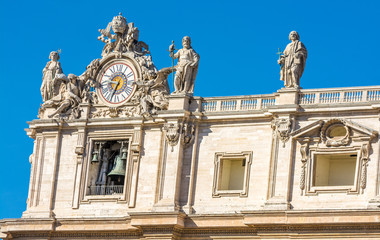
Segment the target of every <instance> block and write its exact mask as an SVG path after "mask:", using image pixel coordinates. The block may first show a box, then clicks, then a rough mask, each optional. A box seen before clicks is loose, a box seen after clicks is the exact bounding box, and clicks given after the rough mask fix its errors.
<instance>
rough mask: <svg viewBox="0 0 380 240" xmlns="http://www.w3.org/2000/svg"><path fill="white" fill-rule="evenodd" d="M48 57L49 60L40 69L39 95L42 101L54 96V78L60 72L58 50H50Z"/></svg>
mask: <svg viewBox="0 0 380 240" xmlns="http://www.w3.org/2000/svg"><path fill="white" fill-rule="evenodd" d="M49 59H50V61H49V62H48V63H47V64H46V66H45V68H44V69H43V71H42V74H43V76H42V85H41V96H42V100H43V101H44V102H45V101H47V100H49V99H51V98H53V97H54V79H55V77H56V75H57V74H60V73H62V68H61V63H60V62H58V60H59V54H58V52H56V51H52V52H51V53H50V55H49Z"/></svg>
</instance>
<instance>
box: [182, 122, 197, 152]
mask: <svg viewBox="0 0 380 240" xmlns="http://www.w3.org/2000/svg"><path fill="white" fill-rule="evenodd" d="M194 135H195V124H194V121H192V122H185V123H184V124H183V129H182V138H181V139H182V144H183V145H184V147H188V146H190V145H191V144H192V143H193V141H194V137H195V136H194Z"/></svg>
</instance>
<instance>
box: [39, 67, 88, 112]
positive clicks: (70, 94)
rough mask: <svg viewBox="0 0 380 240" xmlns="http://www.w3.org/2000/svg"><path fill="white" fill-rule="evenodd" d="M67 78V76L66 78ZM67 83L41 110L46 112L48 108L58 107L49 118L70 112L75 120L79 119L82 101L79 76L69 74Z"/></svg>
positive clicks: (62, 84) (62, 85)
mask: <svg viewBox="0 0 380 240" xmlns="http://www.w3.org/2000/svg"><path fill="white" fill-rule="evenodd" d="M64 77H66V76H64ZM65 80H66V81H67V82H66V84H65V83H61V86H60V89H59V93H58V95H56V96H54V97H53V98H51V99H50V100H47V101H46V102H44V103H43V104H42V106H41V108H42V109H43V110H44V109H45V108H46V107H56V108H57V109H56V110H55V111H54V112H53V113H51V114H49V116H48V117H49V118H51V117H54V116H55V115H57V114H60V113H67V111H70V113H69V114H70V115H72V116H73V117H74V118H78V117H79V109H78V105H79V103H80V102H81V101H82V100H81V98H80V88H79V87H78V84H79V83H78V81H77V76H75V75H74V74H69V76H68V79H67V78H66V79H65Z"/></svg>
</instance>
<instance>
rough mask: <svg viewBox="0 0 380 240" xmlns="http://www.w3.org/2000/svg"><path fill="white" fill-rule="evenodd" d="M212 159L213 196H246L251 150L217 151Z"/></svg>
mask: <svg viewBox="0 0 380 240" xmlns="http://www.w3.org/2000/svg"><path fill="white" fill-rule="evenodd" d="M214 161H215V162H214V163H215V169H214V184H213V197H221V196H240V197H246V196H247V195H248V182H249V171H250V166H251V162H252V152H237V153H229V152H218V153H215V160H214Z"/></svg>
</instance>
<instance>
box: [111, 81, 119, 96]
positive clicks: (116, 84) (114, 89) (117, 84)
mask: <svg viewBox="0 0 380 240" xmlns="http://www.w3.org/2000/svg"><path fill="white" fill-rule="evenodd" d="M116 82H117V83H115V88H113V91H112V95H111V101H112V98H113V95H114V94H115V92H116V88H117V86H119V82H118V81H116Z"/></svg>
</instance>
